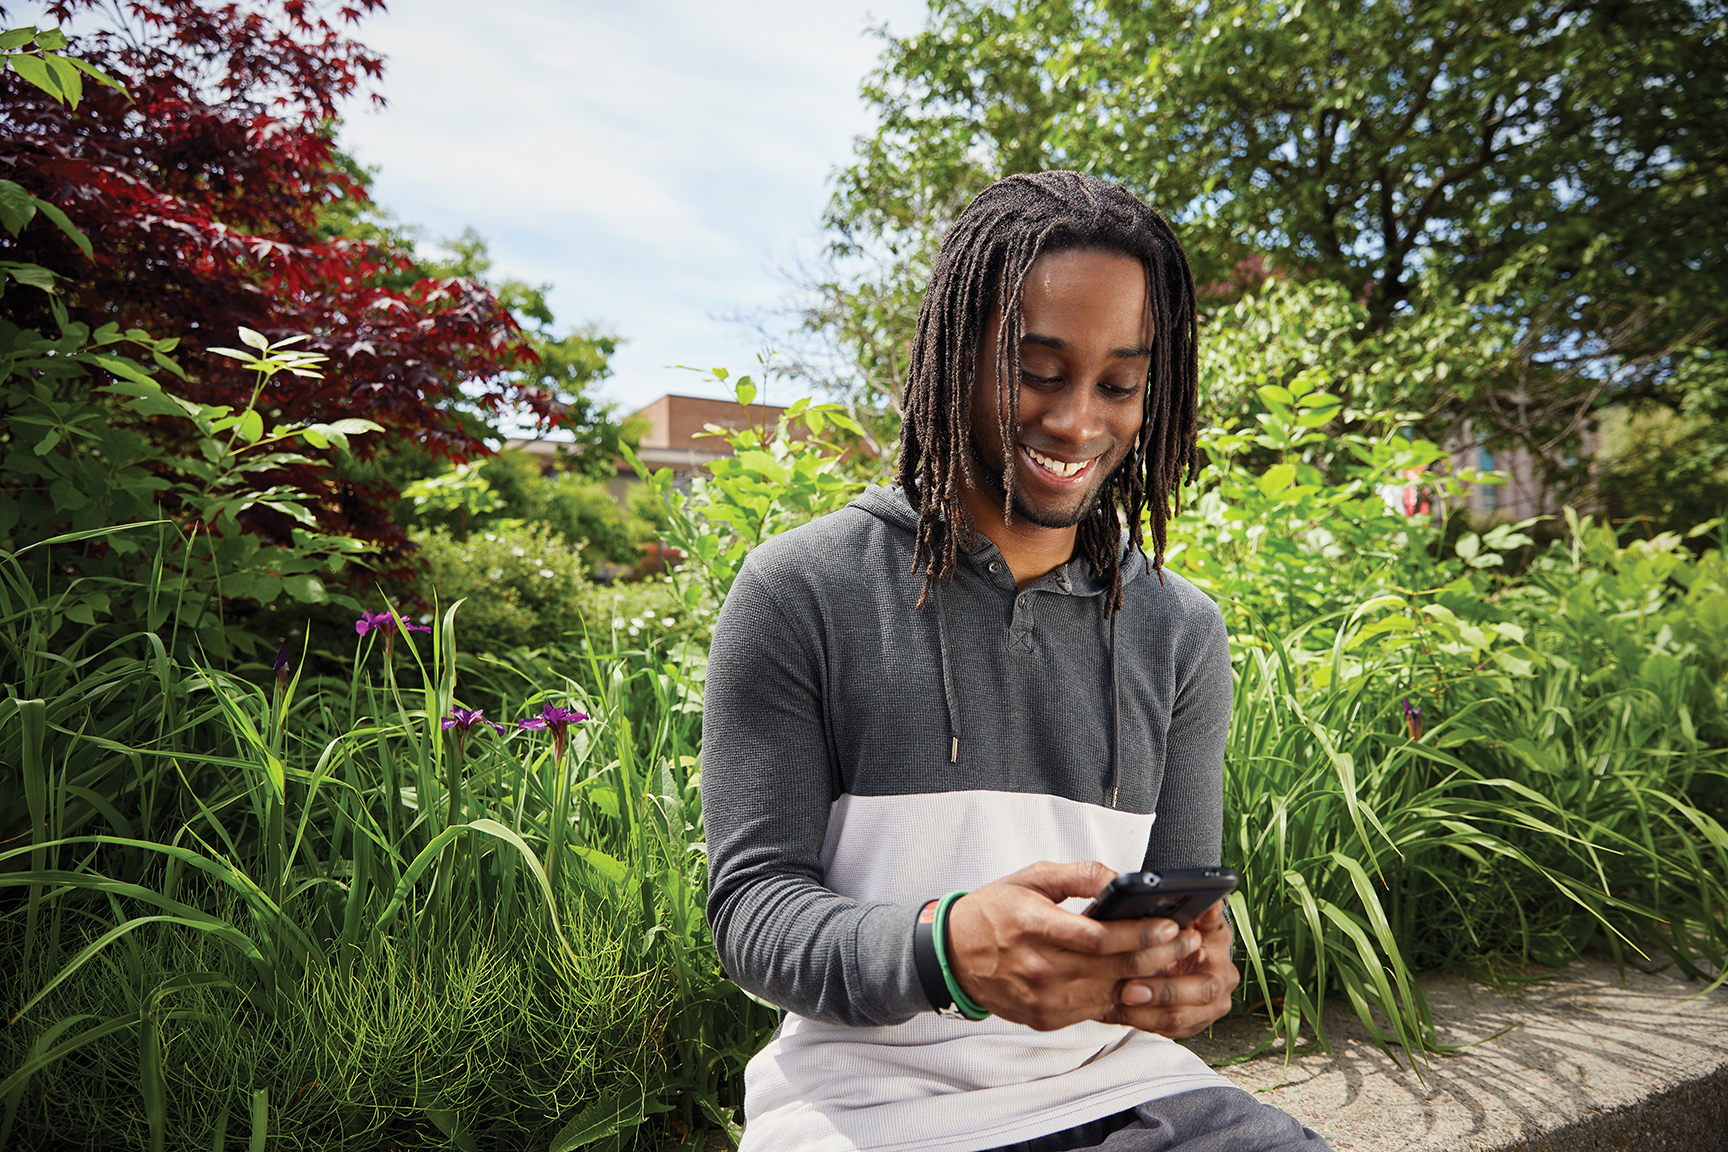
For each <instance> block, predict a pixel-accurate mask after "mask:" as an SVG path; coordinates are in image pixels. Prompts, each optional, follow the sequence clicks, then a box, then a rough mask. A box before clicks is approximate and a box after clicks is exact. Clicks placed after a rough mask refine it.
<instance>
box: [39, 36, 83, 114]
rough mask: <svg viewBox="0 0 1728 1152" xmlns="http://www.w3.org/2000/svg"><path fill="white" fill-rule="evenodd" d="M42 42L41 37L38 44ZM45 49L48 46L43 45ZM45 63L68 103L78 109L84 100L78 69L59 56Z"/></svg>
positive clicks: (50, 58)
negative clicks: (79, 103)
mask: <svg viewBox="0 0 1728 1152" xmlns="http://www.w3.org/2000/svg"><path fill="white" fill-rule="evenodd" d="M40 40H41V38H40V37H39V38H38V43H40ZM43 47H47V45H43ZM45 63H46V64H47V65H48V71H50V72H52V73H53V74H54V81H55V83H57V84H59V85H60V90H61V91H62V92H64V93H66V103H67V104H68V105H69V106H71V107H73V108H76V107H78V101H80V100H82V99H83V98H84V81H83V80H82V79H80V78H79V76H78V69H76V68H74V67H72V62H71V61H69V60H62V59H61V58H60V57H58V56H50V57H48V59H47V60H46V61H45Z"/></svg>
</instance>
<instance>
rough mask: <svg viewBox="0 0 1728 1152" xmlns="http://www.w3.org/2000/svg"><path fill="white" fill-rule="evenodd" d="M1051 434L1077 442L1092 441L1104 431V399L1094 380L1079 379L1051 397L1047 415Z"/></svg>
mask: <svg viewBox="0 0 1728 1152" xmlns="http://www.w3.org/2000/svg"><path fill="white" fill-rule="evenodd" d="M1044 430H1045V432H1047V433H1048V434H1049V435H1051V436H1054V437H1056V438H1058V439H1060V440H1063V441H1065V442H1067V443H1069V444H1073V445H1076V446H1080V445H1085V444H1089V443H1091V442H1092V441H1095V440H1097V439H1099V438H1100V437H1102V436H1103V435H1104V430H1105V429H1104V408H1103V400H1102V398H1101V397H1099V395H1098V389H1097V386H1096V385H1094V384H1093V383H1092V382H1091V381H1086V382H1084V383H1080V382H1076V383H1073V384H1070V385H1069V386H1068V387H1066V388H1064V389H1062V391H1061V393H1060V394H1058V395H1056V396H1053V397H1051V405H1050V410H1049V412H1048V414H1047V415H1046V416H1045V419H1044Z"/></svg>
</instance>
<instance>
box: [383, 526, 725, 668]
mask: <svg viewBox="0 0 1728 1152" xmlns="http://www.w3.org/2000/svg"><path fill="white" fill-rule="evenodd" d="M413 539H414V542H415V543H416V544H417V545H418V546H419V547H420V554H421V556H422V557H423V558H424V559H425V561H426V571H425V574H424V575H423V576H422V577H421V578H420V580H419V582H418V583H417V584H416V585H415V589H414V591H415V594H416V596H418V597H419V598H420V599H422V600H424V601H425V602H427V603H438V604H453V603H455V602H456V601H457V600H466V601H467V602H466V603H465V604H464V605H463V607H462V642H463V647H464V649H466V650H467V651H470V652H490V653H494V654H499V655H502V654H503V653H505V652H508V651H509V650H510V649H512V648H519V647H527V648H549V647H550V648H564V649H580V648H581V647H582V646H583V644H584V639H585V638H586V637H592V638H594V639H595V640H596V641H597V642H598V643H599V644H600V645H601V647H603V648H610V647H611V646H612V644H613V640H612V638H611V637H612V636H613V634H614V633H616V634H617V640H616V642H617V644H618V645H619V646H620V647H623V648H633V647H646V646H648V645H649V644H650V643H655V642H659V643H662V644H664V643H668V642H671V641H674V640H681V639H688V638H692V637H695V638H699V639H702V640H704V641H705V640H706V637H707V633H708V629H709V627H710V621H711V616H712V610H711V609H708V608H706V607H705V606H700V605H699V606H697V607H696V608H694V609H691V610H686V609H685V607H684V605H683V603H682V601H681V600H680V599H679V597H678V595H677V593H676V591H675V590H674V589H673V588H672V587H671V586H670V585H668V584H666V583H665V582H663V581H643V582H640V583H616V584H611V585H605V584H596V583H594V582H592V581H590V580H589V579H588V578H587V569H586V567H585V566H584V564H583V563H582V556H581V553H580V551H578V550H576V549H572V548H571V547H570V546H569V544H568V542H567V541H566V540H565V538H564V537H562V536H559V535H558V534H557V533H555V532H553V531H552V530H550V529H548V528H544V527H532V528H521V527H514V526H508V525H503V524H495V525H490V526H482V527H481V528H479V529H477V530H476V531H475V532H473V533H472V534H471V535H470V536H469V537H468V538H467V539H466V540H460V539H457V538H456V537H455V536H453V535H451V534H450V533H448V532H446V531H443V530H441V529H433V530H431V531H426V532H416V533H415V534H414V537H413Z"/></svg>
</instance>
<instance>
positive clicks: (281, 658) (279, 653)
mask: <svg viewBox="0 0 1728 1152" xmlns="http://www.w3.org/2000/svg"><path fill="white" fill-rule="evenodd" d="M270 671H272V672H274V673H276V687H278V688H286V687H288V673H289V671H291V665H290V663H289V660H288V645H287V643H286V642H284V643H283V645H282V647H280V648H278V649H276V662H275V663H274V664H272V665H270Z"/></svg>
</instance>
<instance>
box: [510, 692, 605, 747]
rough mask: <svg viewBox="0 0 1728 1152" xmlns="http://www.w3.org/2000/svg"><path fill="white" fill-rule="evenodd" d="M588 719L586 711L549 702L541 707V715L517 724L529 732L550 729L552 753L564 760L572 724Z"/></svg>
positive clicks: (519, 721)
mask: <svg viewBox="0 0 1728 1152" xmlns="http://www.w3.org/2000/svg"><path fill="white" fill-rule="evenodd" d="M586 719H588V713H586V712H578V711H576V710H575V709H573V708H561V707H559V706H558V705H556V704H548V705H546V706H545V707H543V708H541V709H540V715H538V716H530V717H528V719H526V720H518V721H517V722H516V726H517V727H518V728H521V729H523V730H524V731H527V732H545V731H548V730H550V731H551V733H552V754H553V755H554V756H556V757H557V758H558V759H560V760H562V759H563V758H564V741H565V739H566V734H567V731H568V729H569V727H570V725H572V724H580V723H582V721H584V720H586Z"/></svg>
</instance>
